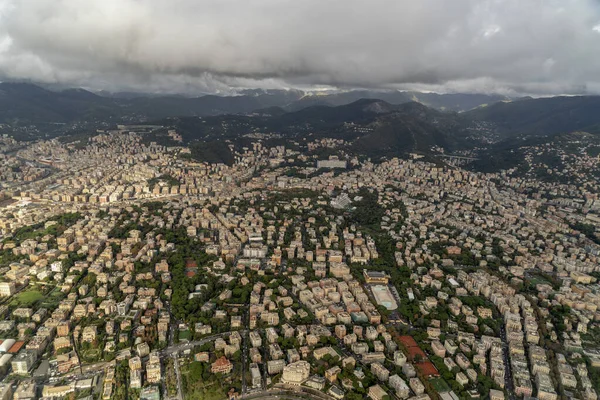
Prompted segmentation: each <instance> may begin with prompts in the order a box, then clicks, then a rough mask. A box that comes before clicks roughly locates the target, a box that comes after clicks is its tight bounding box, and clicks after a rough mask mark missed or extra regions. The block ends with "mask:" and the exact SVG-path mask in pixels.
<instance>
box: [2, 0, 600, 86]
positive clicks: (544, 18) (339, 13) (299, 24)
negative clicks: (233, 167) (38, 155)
mask: <svg viewBox="0 0 600 400" xmlns="http://www.w3.org/2000/svg"><path fill="white" fill-rule="evenodd" d="M599 71H600V7H599V5H598V2H597V1H594V0H452V1H450V0H419V1H404V0H361V1H358V0H327V1H323V0H293V1H291V0H244V1H242V0H219V1H206V0H169V1H166V0H162V1H159V0H86V1H81V0H0V76H1V77H3V78H4V79H7V78H9V79H31V80H35V81H44V82H59V83H66V84H74V85H87V86H95V87H101V88H107V89H113V90H119V89H133V88H144V89H146V90H162V91H194V90H196V91H197V90H202V91H210V92H219V91H227V90H228V89H229V88H230V87H244V86H264V87H286V86H302V87H312V86H337V87H398V88H422V89H425V90H440V91H446V90H451V91H455V90H460V91H505V92H511V91H518V92H530V93H571V92H586V91H597V90H598V89H599V88H600V72H599Z"/></svg>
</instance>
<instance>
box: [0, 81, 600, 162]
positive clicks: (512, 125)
mask: <svg viewBox="0 0 600 400" xmlns="http://www.w3.org/2000/svg"><path fill="white" fill-rule="evenodd" d="M459 111H460V112H459ZM140 122H149V123H153V124H158V125H162V126H165V127H174V128H175V129H177V131H178V132H180V133H181V134H182V136H183V139H184V141H185V142H186V143H190V144H193V145H194V146H195V149H196V153H197V154H200V155H201V157H200V158H201V159H208V160H227V162H232V160H233V157H232V156H231V154H230V153H229V148H228V146H227V145H226V144H225V143H226V142H228V143H234V144H242V145H244V144H247V143H248V138H249V136H250V135H251V134H257V133H263V134H270V137H271V139H269V140H270V141H272V142H276V141H279V142H280V143H282V144H283V143H285V144H289V143H290V139H294V141H296V142H298V141H306V140H312V138H323V137H331V138H338V139H344V140H345V141H346V142H347V143H349V145H348V146H347V148H346V149H345V150H346V151H347V152H349V153H353V154H356V155H365V156H369V157H375V158H383V157H393V156H397V155H401V154H404V153H407V152H409V151H418V152H422V153H432V149H434V148H437V149H443V150H444V151H445V152H446V153H453V152H457V151H464V150H469V151H473V150H476V151H478V152H479V153H480V154H482V155H484V156H485V157H486V158H488V157H489V158H490V159H492V158H494V154H496V153H497V154H508V155H509V157H510V151H507V150H510V149H511V148H514V147H515V146H519V145H523V144H524V143H541V142H544V141H549V140H552V138H553V137H554V136H556V135H560V134H565V133H570V132H575V131H585V132H588V133H591V134H597V133H600V97H599V96H574V97H552V98H540V99H533V98H521V99H506V98H504V97H502V96H494V95H477V94H465V95H462V94H450V95H440V94H432V93H415V92H399V91H364V90H355V91H348V92H337V93H318V94H314V93H312V94H311V93H304V92H301V91H297V90H266V91H265V90H247V91H244V92H242V93H241V94H239V95H237V96H229V97H222V96H216V95H207V96H202V97H195V98H188V97H183V96H144V95H134V94H131V95H124V94H120V95H117V96H114V95H113V96H111V95H108V94H104V95H99V94H96V93H92V92H89V91H86V90H82V89H67V90H60V91H56V90H48V89H45V88H42V87H39V86H36V85H32V84H24V83H6V82H5V83H0V127H1V126H2V124H4V128H5V129H4V130H3V131H2V132H6V131H7V129H6V127H7V126H8V127H9V129H8V131H9V132H10V130H11V129H12V130H13V131H16V130H17V129H21V128H22V127H28V126H30V125H33V126H35V127H36V128H35V129H33V130H32V131H33V132H34V133H33V135H30V137H32V138H35V137H36V135H39V134H40V133H42V134H43V133H44V130H45V129H48V126H51V127H52V129H55V132H54V133H55V134H72V133H74V132H76V130H75V129H73V127H74V126H76V127H78V128H79V129H80V130H79V132H90V128H94V127H96V128H100V127H103V128H104V127H110V126H114V125H115V124H116V123H140ZM56 126H58V127H60V128H59V129H56V128H55V127H56ZM47 134H48V133H47V132H46V135H47ZM147 140H152V141H158V142H164V143H165V144H170V143H169V141H170V139H169V138H168V136H166V134H164V135H161V133H160V132H158V133H154V134H153V135H149V136H148V137H147ZM486 162H487V161H486ZM502 162H503V163H504V161H502ZM498 164H500V163H498Z"/></svg>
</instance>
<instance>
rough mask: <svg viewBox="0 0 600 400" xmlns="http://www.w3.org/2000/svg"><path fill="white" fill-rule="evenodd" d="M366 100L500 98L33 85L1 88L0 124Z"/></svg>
mask: <svg viewBox="0 0 600 400" xmlns="http://www.w3.org/2000/svg"><path fill="white" fill-rule="evenodd" d="M363 98H367V99H379V100H384V101H386V102H388V103H390V104H402V103H407V102H411V101H416V102H419V103H422V104H424V105H427V106H429V107H432V108H435V109H439V110H446V111H457V112H458V111H465V110H469V109H472V108H475V107H479V106H482V105H486V104H492V103H495V102H497V101H501V100H506V98H504V97H502V96H496V95H480V94H435V93H417V92H400V91H367V90H355V91H348V92H335V93H326V94H319V95H316V94H310V93H305V92H302V91H298V90H245V91H242V92H241V94H239V95H236V96H216V95H206V96H201V97H183V96H174V95H171V96H160V95H142V94H126V93H117V94H114V95H112V94H109V93H104V92H102V93H101V94H96V93H92V92H90V91H87V90H83V89H66V90H60V91H56V90H48V89H45V88H42V87H40V86H36V85H33V84H30V83H13V82H3V83H0V123H5V124H11V125H22V124H39V123H74V122H81V121H88V122H89V121H136V120H139V121H145V120H152V119H160V118H165V117H173V116H199V117H203V116H212V115H221V114H248V113H252V112H255V111H258V112H264V111H265V110H267V111H268V110H269V109H270V111H269V112H276V111H279V112H291V111H298V110H301V109H303V108H306V107H310V106H317V105H325V106H341V105H345V104H349V103H352V102H354V101H357V100H360V99H363Z"/></svg>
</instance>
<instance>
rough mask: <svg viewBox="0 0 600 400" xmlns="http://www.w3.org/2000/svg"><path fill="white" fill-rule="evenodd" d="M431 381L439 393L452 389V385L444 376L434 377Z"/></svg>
mask: <svg viewBox="0 0 600 400" xmlns="http://www.w3.org/2000/svg"><path fill="white" fill-rule="evenodd" d="M430 382H431V384H432V385H433V388H434V389H435V391H436V392H438V393H446V392H449V391H450V387H449V386H448V384H447V383H446V381H445V380H443V379H442V378H435V379H432V380H431V381H430Z"/></svg>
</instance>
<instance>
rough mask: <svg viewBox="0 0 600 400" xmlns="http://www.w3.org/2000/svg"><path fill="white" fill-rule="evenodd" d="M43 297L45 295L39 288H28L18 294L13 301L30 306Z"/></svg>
mask: <svg viewBox="0 0 600 400" xmlns="http://www.w3.org/2000/svg"><path fill="white" fill-rule="evenodd" d="M43 298H44V295H43V294H42V293H41V292H40V291H38V290H35V289H34V290H26V291H24V292H21V293H19V294H17V295H16V296H15V298H14V300H13V303H16V304H17V305H19V306H23V307H29V306H31V305H33V304H34V303H36V302H37V301H38V300H41V299H43Z"/></svg>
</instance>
